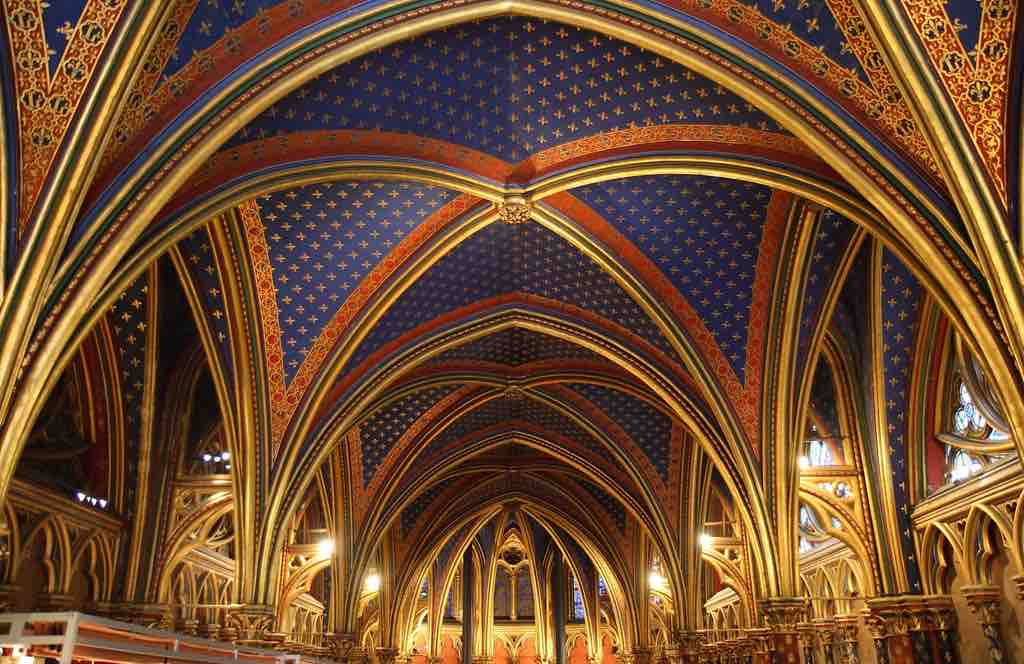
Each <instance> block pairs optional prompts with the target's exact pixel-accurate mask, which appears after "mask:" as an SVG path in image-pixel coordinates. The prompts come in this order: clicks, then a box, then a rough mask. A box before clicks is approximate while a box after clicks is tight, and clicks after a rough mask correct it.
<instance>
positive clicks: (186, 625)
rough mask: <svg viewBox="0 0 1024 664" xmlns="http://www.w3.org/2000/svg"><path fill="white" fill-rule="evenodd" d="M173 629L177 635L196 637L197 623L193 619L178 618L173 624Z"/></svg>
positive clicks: (197, 631)
mask: <svg viewBox="0 0 1024 664" xmlns="http://www.w3.org/2000/svg"><path fill="white" fill-rule="evenodd" d="M175 629H176V630H177V631H178V633H179V634H184V635H185V636H198V635H199V621H198V620H196V619H195V618H180V619H178V621H177V622H176V623H175Z"/></svg>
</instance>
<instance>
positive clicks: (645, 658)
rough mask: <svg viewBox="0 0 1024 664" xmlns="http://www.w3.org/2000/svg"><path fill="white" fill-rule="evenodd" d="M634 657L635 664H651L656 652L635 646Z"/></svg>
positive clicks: (645, 647)
mask: <svg viewBox="0 0 1024 664" xmlns="http://www.w3.org/2000/svg"><path fill="white" fill-rule="evenodd" d="M632 655H633V664H651V659H652V658H653V657H654V650H653V649H651V648H648V647H647V646H634V647H633V652H632Z"/></svg>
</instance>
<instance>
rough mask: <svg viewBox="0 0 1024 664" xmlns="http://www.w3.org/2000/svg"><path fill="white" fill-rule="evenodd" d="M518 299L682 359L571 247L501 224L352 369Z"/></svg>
mask: <svg viewBox="0 0 1024 664" xmlns="http://www.w3.org/2000/svg"><path fill="white" fill-rule="evenodd" d="M511 293H528V294H533V295H539V296H542V297H545V298H550V299H554V300H557V301H560V302H564V303H567V304H571V305H575V306H577V307H580V308H582V309H586V310H588V311H591V312H594V313H596V314H598V315H600V316H603V317H604V318H606V319H607V320H609V321H612V322H614V323H617V324H618V325H621V326H623V327H625V328H627V329H628V330H629V331H631V332H632V333H633V334H636V335H639V336H640V337H642V338H644V339H645V340H647V341H648V342H649V343H651V344H653V345H654V346H656V347H658V348H660V349H661V350H662V351H663V352H665V353H668V354H669V355H670V356H673V357H674V356H675V353H674V351H673V350H672V348H671V346H669V344H668V341H667V340H666V339H665V337H664V336H662V334H661V332H660V330H658V328H657V327H656V326H655V324H654V323H653V321H651V319H650V318H649V317H648V316H647V314H646V313H645V312H644V311H643V309H641V308H640V306H639V305H638V304H637V303H636V301H635V300H633V299H632V298H631V297H630V296H629V295H628V294H627V293H626V292H625V291H624V290H623V289H622V288H621V287H620V286H619V285H618V283H616V282H615V281H614V280H613V279H612V277H611V276H609V275H608V273H607V272H605V271H604V270H603V268H601V266H600V265H598V264H597V263H596V262H594V261H593V260H592V259H590V258H589V257H587V256H585V255H583V254H582V253H580V251H579V250H577V249H576V248H575V247H573V246H572V245H571V244H569V243H568V241H566V240H564V239H562V238H561V237H560V236H558V235H556V234H555V233H553V232H552V231H550V230H547V229H546V228H544V227H542V226H540V225H539V224H535V223H526V224H506V223H503V222H494V223H491V224H489V225H488V226H487V227H486V228H484V229H482V230H480V231H478V232H477V233H475V234H474V235H473V236H471V237H469V238H468V239H466V240H464V241H463V242H462V243H461V244H459V245H458V246H457V247H455V248H454V249H453V250H452V251H451V252H450V253H448V254H447V255H446V256H444V257H443V258H442V259H441V260H439V261H438V262H437V263H435V264H434V265H433V266H431V268H430V269H429V270H427V272H426V273H425V274H424V275H423V276H421V277H420V278H419V280H417V281H416V283H414V284H412V285H411V286H410V287H409V288H408V289H407V290H406V291H405V292H404V293H402V295H401V296H400V297H399V298H398V300H397V301H396V302H395V303H394V304H393V305H392V306H391V307H390V308H389V309H388V311H387V312H386V313H385V314H384V316H383V317H382V318H381V319H380V320H379V321H378V323H377V325H376V326H375V327H374V329H373V330H371V332H370V334H369V335H368V336H367V337H366V339H365V340H364V341H363V342H362V343H361V344H360V346H359V347H358V348H357V349H356V350H355V352H354V353H353V355H352V358H351V359H350V360H349V367H356V366H358V365H359V364H360V363H361V362H362V361H363V360H364V359H366V357H367V356H368V355H370V354H371V353H372V352H373V351H374V350H376V349H377V348H379V347H381V346H383V345H384V344H386V343H388V342H390V341H392V340H394V339H396V338H397V337H399V336H401V335H402V334H404V333H406V332H408V331H410V330H412V329H413V328H415V327H416V326H418V325H420V324H421V323H425V322H428V321H431V320H434V319H435V318H437V317H439V316H442V315H443V314H447V313H449V312H451V311H453V310H456V309H459V308H461V307H464V306H467V305H469V304H472V303H475V302H478V301H480V300H484V299H487V298H492V297H497V296H499V295H505V294H511Z"/></svg>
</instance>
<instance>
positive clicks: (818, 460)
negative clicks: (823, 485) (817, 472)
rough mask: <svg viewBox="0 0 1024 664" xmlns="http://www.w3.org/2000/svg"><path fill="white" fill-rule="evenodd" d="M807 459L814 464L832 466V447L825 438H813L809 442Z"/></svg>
mask: <svg viewBox="0 0 1024 664" xmlns="http://www.w3.org/2000/svg"><path fill="white" fill-rule="evenodd" d="M807 460H808V462H809V463H810V464H811V465H812V466H831V465H833V464H834V463H835V461H834V460H833V458H832V448H831V447H829V446H828V443H826V442H825V441H823V440H812V441H810V442H809V443H808V444H807Z"/></svg>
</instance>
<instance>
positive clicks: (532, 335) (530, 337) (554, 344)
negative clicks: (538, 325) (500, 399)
mask: <svg viewBox="0 0 1024 664" xmlns="http://www.w3.org/2000/svg"><path fill="white" fill-rule="evenodd" d="M602 359H603V358H602V357H601V356H600V355H598V354H597V353H595V352H593V351H591V350H589V349H587V348H584V347H583V346H579V345H577V344H574V343H570V342H568V341H563V340H562V339H559V338H557V337H552V336H550V335H547V334H543V333H541V332H534V331H533V330H525V329H523V328H520V327H514V328H511V329H507V330H502V331H501V332H498V333H497V334H491V335H488V336H486V337H484V338H482V339H477V340H476V341H471V342H469V343H468V344H464V345H462V346H458V347H456V348H453V349H451V350H448V351H445V352H444V353H442V354H441V355H439V356H438V357H437V358H436V359H435V360H433V361H432V363H433V364H440V363H443V362H453V361H459V360H463V361H465V360H473V361H477V362H494V363H497V364H503V365H505V366H509V367H518V366H522V365H524V364H528V363H530V362H542V361H545V360H590V361H595V362H598V361H601V360H602Z"/></svg>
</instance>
